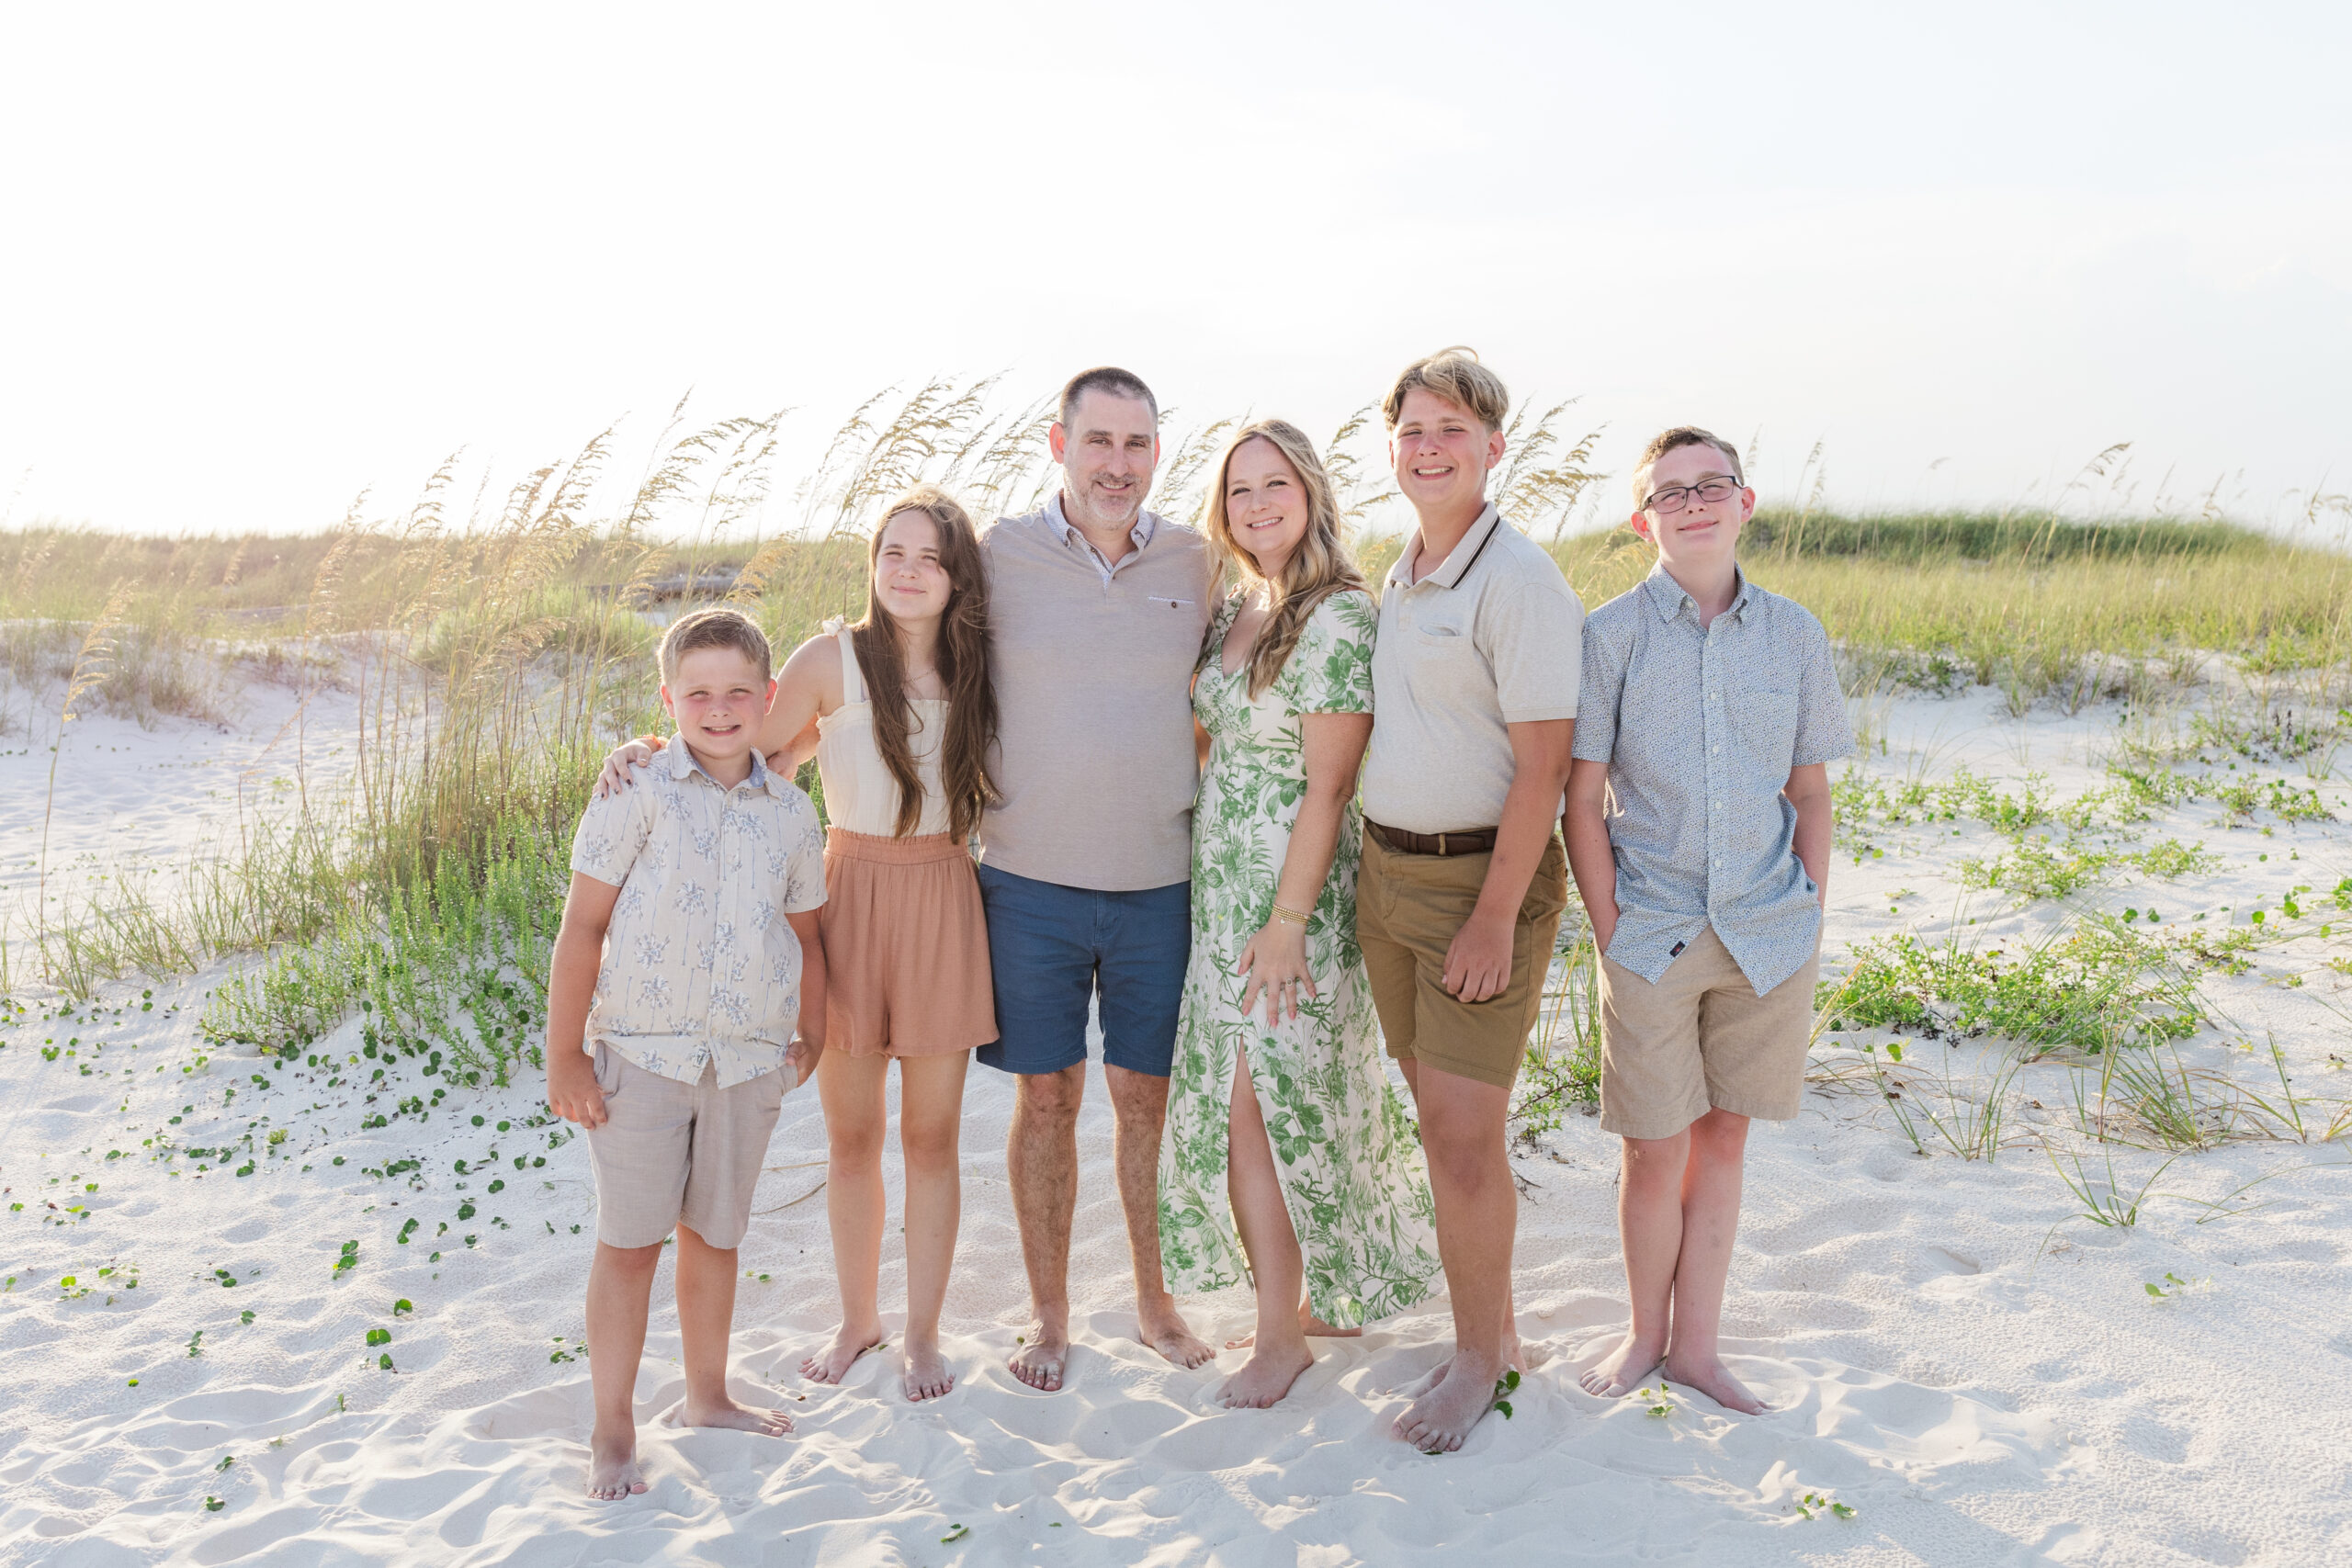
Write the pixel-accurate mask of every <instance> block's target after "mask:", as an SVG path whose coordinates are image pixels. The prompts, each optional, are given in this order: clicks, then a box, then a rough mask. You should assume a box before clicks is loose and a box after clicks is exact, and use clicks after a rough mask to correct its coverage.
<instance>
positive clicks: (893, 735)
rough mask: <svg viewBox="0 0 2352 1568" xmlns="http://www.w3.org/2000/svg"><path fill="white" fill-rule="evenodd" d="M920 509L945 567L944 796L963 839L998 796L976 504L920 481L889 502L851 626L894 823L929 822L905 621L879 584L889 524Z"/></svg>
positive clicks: (905, 829) (941, 653)
mask: <svg viewBox="0 0 2352 1568" xmlns="http://www.w3.org/2000/svg"><path fill="white" fill-rule="evenodd" d="M908 512H920V513H922V514H923V515H924V516H926V517H928V518H930V519H931V520H932V522H933V525H936V526H937V528H938V529H939V564H940V565H941V566H942V567H944V569H945V570H946V572H947V581H948V583H949V585H950V586H949V592H948V599H947V613H946V614H945V615H944V616H942V617H941V618H940V623H939V649H938V660H939V679H940V682H941V683H942V684H944V686H945V687H946V688H947V736H946V739H944V741H943V742H942V744H941V746H940V750H939V783H940V788H941V790H942V792H943V793H944V794H945V795H946V796H947V832H948V836H949V837H950V838H952V839H955V840H957V841H958V842H961V841H962V840H967V839H968V838H970V837H971V835H972V830H973V829H975V828H976V827H978V825H979V820H980V813H981V812H982V811H983V810H985V809H986V808H987V807H988V805H989V802H990V801H992V800H994V799H995V798H996V783H995V781H994V780H992V779H990V778H989V763H988V756H989V747H990V746H992V745H994V744H995V743H996V682H995V681H994V680H993V679H992V678H991V675H990V672H989V580H988V572H987V570H986V568H985V567H984V566H983V565H982V563H981V560H980V538H979V535H978V533H976V532H975V531H974V530H973V527H972V519H971V516H970V514H969V513H966V512H965V510H964V509H963V508H962V507H961V506H958V505H957V504H956V502H955V500H954V498H953V497H951V496H949V495H948V493H947V492H946V491H944V490H941V489H940V488H939V487H938V486H936V485H917V486H915V487H914V489H912V490H910V491H907V492H906V493H905V494H904V495H902V496H900V497H899V498H898V499H897V500H896V501H893V502H890V503H889V504H888V505H887V506H885V507H884V508H883V509H882V517H881V521H879V522H877V523H876V524H875V525H874V537H873V539H872V540H871V541H870V542H869V543H868V544H867V546H866V549H865V615H864V616H863V617H862V618H860V619H859V620H858V621H857V623H856V624H855V625H854V626H851V627H850V640H851V645H852V646H853V647H854V648H855V649H857V662H858V668H859V669H860V670H861V671H863V672H864V674H865V695H866V700H867V701H868V702H870V703H872V704H873V705H874V744H875V749H876V750H878V751H880V752H881V753H882V765H883V766H884V767H886V768H888V769H889V770H890V777H891V778H892V779H894V780H896V781H897V782H898V785H899V820H898V823H897V825H896V827H895V828H893V829H892V832H893V833H894V834H895V836H897V837H899V838H901V839H903V838H905V837H906V836H907V835H908V834H910V833H912V832H913V831H914V830H915V829H916V828H917V827H918V826H919V825H921V823H922V804H923V802H922V795H923V790H922V775H921V774H919V773H916V771H915V758H914V752H913V750H911V749H910V747H909V746H908V744H907V730H908V717H907V664H906V657H905V654H904V651H903V650H902V649H900V648H899V628H898V626H897V625H896V624H895V623H893V622H892V621H891V619H890V616H889V613H888V611H886V610H884V609H883V608H882V606H881V604H880V603H879V601H878V600H877V599H876V595H875V592H874V579H875V573H876V568H877V566H878V564H879V562H880V561H881V558H882V534H883V530H885V529H887V528H888V527H889V525H890V519H892V518H893V517H896V516H899V514H900V513H908Z"/></svg>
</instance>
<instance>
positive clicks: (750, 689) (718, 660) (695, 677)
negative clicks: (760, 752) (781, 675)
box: [662, 648, 775, 773]
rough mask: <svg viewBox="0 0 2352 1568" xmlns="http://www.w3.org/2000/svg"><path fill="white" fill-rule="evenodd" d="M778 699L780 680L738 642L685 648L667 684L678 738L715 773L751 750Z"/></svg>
mask: <svg viewBox="0 0 2352 1568" xmlns="http://www.w3.org/2000/svg"><path fill="white" fill-rule="evenodd" d="M773 702H775V682H774V681H771V680H767V679H765V678H764V677H763V676H762V675H761V674H760V667H759V666H758V665H757V664H754V663H753V662H752V660H751V659H750V658H749V657H748V656H746V655H745V654H744V653H743V651H742V650H741V649H735V648H697V649H693V650H692V651H691V652H687V653H683V654H680V655H679V656H678V672H677V675H676V676H675V678H673V679H672V680H669V681H665V682H662V706H663V707H665V708H667V709H669V710H670V716H671V717H672V718H673V719H675V720H677V724H678V739H681V740H684V742H685V743H686V744H687V746H688V747H690V748H692V749H693V751H694V753H695V756H696V757H699V758H700V759H702V764H703V766H704V767H706V768H709V769H710V770H711V771H712V772H713V773H717V772H718V764H723V763H729V762H735V761H741V760H742V759H743V758H745V757H747V756H749V755H750V754H751V750H752V740H753V739H755V738H756V737H757V736H758V734H759V729H760V720H761V719H763V718H764V717H766V716H767V711H768V705H769V704H771V703H773Z"/></svg>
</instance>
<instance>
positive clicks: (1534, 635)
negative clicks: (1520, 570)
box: [1477, 581, 1584, 724]
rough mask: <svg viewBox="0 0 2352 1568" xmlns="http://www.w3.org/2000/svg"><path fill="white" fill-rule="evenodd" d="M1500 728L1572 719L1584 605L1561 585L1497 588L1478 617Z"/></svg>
mask: <svg viewBox="0 0 2352 1568" xmlns="http://www.w3.org/2000/svg"><path fill="white" fill-rule="evenodd" d="M1478 623H1479V624H1478V626H1477V631H1478V633H1479V634H1480V635H1479V637H1478V644H1479V651H1480V652H1482V653H1484V654H1485V655H1486V656H1487V663H1488V665H1489V666H1490V667H1491V668H1492V669H1493V670H1494V672H1495V700H1496V702H1497V703H1498V705H1500V706H1501V708H1502V710H1503V722H1504V723H1505V724H1530V723H1534V722H1536V721H1538V720H1542V719H1551V718H1574V717H1576V716H1577V686H1578V684H1579V682H1581V680H1582V671H1583V669H1584V605H1583V604H1581V603H1580V602H1579V601H1578V600H1577V596H1576V593H1575V592H1574V591H1573V590H1571V589H1570V588H1569V587H1568V585H1567V584H1566V582H1561V583H1558V584H1557V585H1555V584H1553V583H1549V582H1543V581H1521V582H1514V583H1511V584H1510V585H1509V586H1498V588H1497V589H1496V591H1495V597H1494V598H1493V600H1492V601H1491V602H1489V603H1488V604H1487V605H1485V606H1484V607H1483V613H1482V614H1481V615H1479V617H1478Z"/></svg>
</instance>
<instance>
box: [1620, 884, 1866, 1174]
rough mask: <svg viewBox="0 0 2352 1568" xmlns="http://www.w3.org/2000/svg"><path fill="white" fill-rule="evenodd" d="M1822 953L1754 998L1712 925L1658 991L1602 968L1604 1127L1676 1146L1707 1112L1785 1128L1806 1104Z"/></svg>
mask: <svg viewBox="0 0 2352 1568" xmlns="http://www.w3.org/2000/svg"><path fill="white" fill-rule="evenodd" d="M1820 974H1821V945H1820V943H1819V942H1815V944H1814V950H1813V956H1812V957H1810V958H1808V959H1806V960H1805V961H1804V967H1802V968H1800V969H1799V970H1798V971H1797V972H1796V973H1795V974H1793V975H1792V976H1789V977H1788V978H1787V979H1785V980H1783V981H1781V983H1780V984H1779V985H1777V986H1775V987H1772V988H1771V990H1770V991H1769V992H1767V993H1766V994H1765V995H1763V996H1760V997H1759V996H1758V995H1757V994H1756V987H1753V986H1751V985H1749V984H1748V981H1747V976H1746V975H1744V974H1742V973H1741V972H1740V968H1739V964H1738V963H1737V962H1736V960H1735V959H1734V958H1733V957H1732V955H1731V952H1730V950H1729V949H1728V948H1726V947H1724V943H1723V939H1722V938H1721V937H1719V936H1717V935H1716V934H1715V930H1714V928H1713V926H1707V927H1703V928H1702V929H1701V931H1700V932H1699V935H1698V936H1697V937H1696V938H1694V939H1693V940H1692V942H1691V945H1690V946H1689V947H1687V948H1685V949H1683V951H1682V953H1681V955H1680V956H1679V957H1678V958H1676V959H1675V961H1674V962H1673V963H1672V964H1668V965H1667V969H1666V973H1665V975H1663V976H1660V977H1659V979H1658V982H1657V985H1655V986H1653V985H1651V984H1650V983H1649V982H1648V981H1647V980H1645V979H1643V978H1642V977H1641V976H1639V975H1636V974H1634V972H1633V971H1632V970H1631V969H1628V968H1626V967H1625V966H1624V965H1623V964H1619V963H1618V962H1617V961H1616V960H1614V959H1612V958H1611V957H1609V956H1608V955H1607V954H1606V953H1604V954H1602V955H1601V960H1600V1125H1601V1129H1602V1130H1603V1131H1604V1132H1610V1133H1615V1134H1618V1135H1619V1136H1620V1137H1626V1138H1670V1137H1672V1136H1674V1135H1675V1134H1677V1133H1679V1132H1681V1131H1682V1130H1683V1129H1684V1128H1685V1127H1688V1126H1689V1125H1691V1122H1696V1121H1697V1120H1698V1119H1699V1118H1700V1117H1702V1116H1704V1115H1705V1114H1706V1113H1707V1111H1709V1110H1710V1109H1713V1110H1716V1111H1731V1112H1733V1113H1734V1114H1736V1115H1740V1116H1753V1117H1758V1118H1760V1119H1762V1120H1764V1121H1767V1122H1786V1121H1788V1120H1789V1119H1790V1118H1791V1117H1792V1116H1794V1115H1795V1114H1796V1113H1797V1106H1798V1103H1799V1101H1800V1100H1803V1099H1804V1062H1805V1049H1806V1047H1807V1045H1808V1044H1810V1043H1811V1035H1812V1033H1813V987H1814V982H1815V980H1816V979H1818V978H1819V977H1820Z"/></svg>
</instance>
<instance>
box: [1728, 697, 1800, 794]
mask: <svg viewBox="0 0 2352 1568" xmlns="http://www.w3.org/2000/svg"><path fill="white" fill-rule="evenodd" d="M1726 706H1728V707H1729V708H1730V710H1731V712H1730V714H1729V717H1730V719H1731V727H1732V735H1733V737H1734V739H1736V741H1737V742H1738V745H1739V750H1740V760H1741V761H1744V762H1747V763H1748V764H1750V765H1752V766H1753V767H1755V769H1756V770H1757V772H1758V774H1759V775H1763V774H1769V775H1770V777H1771V780H1772V783H1773V785H1774V787H1776V788H1777V787H1778V786H1779V785H1780V784H1781V783H1782V782H1783V781H1785V780H1786V779H1787V777H1788V775H1789V764H1790V760H1791V759H1792V758H1793V757H1794V756H1795V755H1796V750H1797V693H1796V688H1795V687H1794V686H1781V685H1771V684H1765V683H1760V682H1759V683H1758V684H1756V685H1752V686H1737V687H1735V688H1734V689H1733V691H1732V694H1731V700H1730V702H1729V703H1728V704H1726Z"/></svg>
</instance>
